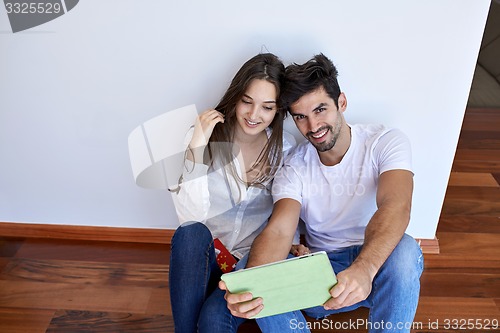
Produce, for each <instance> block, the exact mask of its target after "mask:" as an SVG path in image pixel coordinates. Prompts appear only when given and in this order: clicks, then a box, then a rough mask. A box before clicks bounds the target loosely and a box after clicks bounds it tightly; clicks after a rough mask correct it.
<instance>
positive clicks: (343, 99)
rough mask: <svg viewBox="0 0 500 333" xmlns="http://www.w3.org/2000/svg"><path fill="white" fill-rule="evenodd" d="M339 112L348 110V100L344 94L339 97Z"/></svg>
mask: <svg viewBox="0 0 500 333" xmlns="http://www.w3.org/2000/svg"><path fill="white" fill-rule="evenodd" d="M338 104H339V111H340V112H344V111H345V110H346V109H347V98H346V97H345V94H344V93H343V92H342V93H340V95H339V102H338Z"/></svg>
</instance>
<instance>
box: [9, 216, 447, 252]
mask: <svg viewBox="0 0 500 333" xmlns="http://www.w3.org/2000/svg"><path fill="white" fill-rule="evenodd" d="M174 232H175V230H172V229H146V228H116V227H92V226H75V225H58V224H36V223H13V222H0V236H3V237H17V238H26V237H27V238H55V239H74V240H89V241H108V242H130V243H153V244H170V242H171V240H172V236H173V235H174ZM417 241H418V242H419V244H420V247H421V248H422V252H423V253H425V254H439V242H438V240H437V238H434V239H417Z"/></svg>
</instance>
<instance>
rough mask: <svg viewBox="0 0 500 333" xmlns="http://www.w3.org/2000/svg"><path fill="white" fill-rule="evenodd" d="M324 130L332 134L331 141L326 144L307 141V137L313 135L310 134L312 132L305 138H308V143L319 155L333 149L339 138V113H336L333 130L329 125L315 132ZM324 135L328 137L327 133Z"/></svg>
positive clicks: (340, 125) (340, 127) (340, 120)
mask: <svg viewBox="0 0 500 333" xmlns="http://www.w3.org/2000/svg"><path fill="white" fill-rule="evenodd" d="M337 112H338V111H337ZM325 129H328V132H331V133H332V139H331V140H330V141H328V142H322V143H314V142H312V141H311V140H309V137H310V136H312V134H314V133H312V132H309V133H307V138H308V140H309V142H311V143H312V145H313V146H314V147H315V148H316V150H317V151H318V152H320V153H323V152H325V151H329V150H330V149H332V148H333V147H335V144H336V143H337V140H338V138H339V136H340V130H341V129H342V117H341V116H340V112H338V117H337V122H336V123H335V128H333V127H332V126H331V125H328V126H323V127H321V128H320V129H318V130H317V131H316V133H319V132H321V131H324V130H325ZM325 135H328V133H326V134H325Z"/></svg>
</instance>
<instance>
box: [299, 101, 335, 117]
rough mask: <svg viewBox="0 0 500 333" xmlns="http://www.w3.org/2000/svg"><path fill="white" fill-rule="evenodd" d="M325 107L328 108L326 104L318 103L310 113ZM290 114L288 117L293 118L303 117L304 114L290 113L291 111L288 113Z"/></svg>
mask: <svg viewBox="0 0 500 333" xmlns="http://www.w3.org/2000/svg"><path fill="white" fill-rule="evenodd" d="M325 106H328V103H324V102H323V103H319V104H318V106H317V107H315V108H314V109H312V112H314V111H317V110H318V109H321V108H322V107H325ZM289 112H290V115H291V116H292V117H294V116H303V115H304V114H302V113H298V112H292V111H291V110H290V111H289Z"/></svg>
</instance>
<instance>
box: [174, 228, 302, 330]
mask: <svg viewBox="0 0 500 333" xmlns="http://www.w3.org/2000/svg"><path fill="white" fill-rule="evenodd" d="M245 264H246V257H245V258H243V259H242V260H240V261H239V262H238V264H237V265H236V269H241V268H244V267H245ZM221 275H222V271H221V270H220V269H219V267H218V265H217V262H216V257H215V250H214V245H213V238H212V234H211V233H210V231H209V230H208V228H207V227H206V226H205V225H204V224H202V223H199V222H187V223H184V224H183V225H181V226H180V227H179V228H177V230H176V232H175V234H174V236H173V238H172V244H171V255H170V270H169V287H170V302H171V305H172V315H173V319H174V326H175V332H176V333H194V332H200V333H205V332H217V333H224V332H236V331H237V329H238V327H239V325H241V324H242V323H243V322H244V321H245V319H243V318H238V317H234V316H233V315H231V313H230V312H229V310H228V308H227V303H226V300H225V299H224V294H225V292H224V291H222V290H220V289H219V288H218V287H217V284H218V282H219V280H220V276H221ZM256 321H257V324H258V325H259V327H260V329H261V330H262V331H263V332H286V331H287V330H286V328H289V327H290V322H300V323H305V319H304V317H303V315H302V313H301V312H300V311H295V312H290V313H287V314H283V315H278V316H272V317H267V318H260V319H257V320H256ZM283 328H285V330H284V329H283ZM290 332H295V333H298V332H309V331H308V330H306V331H300V330H293V331H292V330H291V329H290Z"/></svg>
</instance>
